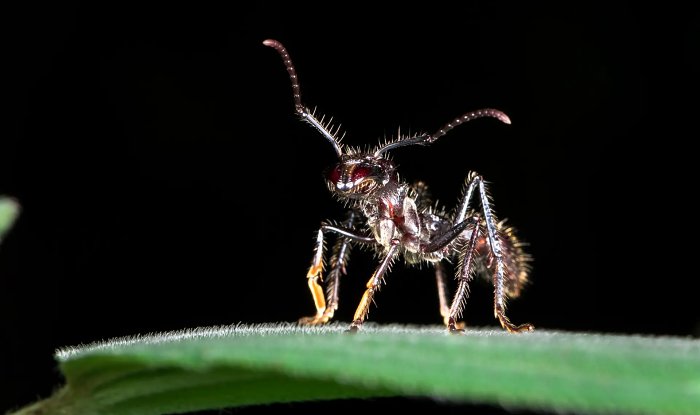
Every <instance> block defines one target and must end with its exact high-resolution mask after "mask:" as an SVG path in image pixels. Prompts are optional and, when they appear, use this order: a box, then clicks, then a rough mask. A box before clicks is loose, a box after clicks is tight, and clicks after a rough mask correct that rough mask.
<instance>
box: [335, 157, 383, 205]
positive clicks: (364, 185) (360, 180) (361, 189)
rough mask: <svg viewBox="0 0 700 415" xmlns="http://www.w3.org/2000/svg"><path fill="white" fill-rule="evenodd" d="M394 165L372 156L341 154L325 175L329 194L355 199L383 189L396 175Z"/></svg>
mask: <svg viewBox="0 0 700 415" xmlns="http://www.w3.org/2000/svg"><path fill="white" fill-rule="evenodd" d="M395 171H396V168H395V166H394V164H393V163H392V162H391V161H390V160H387V159H385V158H381V157H376V156H374V155H372V154H343V155H341V156H340V161H339V162H338V164H336V165H335V166H333V168H331V169H330V170H329V171H328V173H327V174H326V183H327V184H328V188H329V189H330V191H331V192H333V193H335V194H336V195H338V196H340V197H345V198H350V199H356V198H362V197H364V196H367V195H369V194H371V193H373V192H374V191H376V190H378V189H381V188H383V187H384V186H385V185H386V184H387V183H389V181H391V179H392V177H393V176H394V175H395V174H396V173H395Z"/></svg>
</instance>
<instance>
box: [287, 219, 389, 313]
mask: <svg viewBox="0 0 700 415" xmlns="http://www.w3.org/2000/svg"><path fill="white" fill-rule="evenodd" d="M355 216H356V215H355V214H354V213H351V214H350V216H349V217H348V220H347V221H345V222H344V223H343V225H345V226H347V228H341V227H336V226H331V225H322V226H321V229H319V230H318V234H317V236H316V242H315V244H314V257H313V260H312V262H311V267H310V268H309V272H308V273H307V274H306V278H307V283H308V285H309V290H310V291H311V296H312V298H313V300H314V305H315V306H316V315H314V316H310V317H302V318H301V319H299V324H309V325H316V324H325V323H327V322H328V321H330V319H331V318H333V314H334V313H335V310H336V309H337V308H338V289H339V278H340V274H341V273H342V274H344V273H345V265H346V263H347V260H348V257H349V254H350V246H349V244H350V242H351V241H355V242H358V243H364V244H375V243H376V241H375V240H374V238H371V237H366V236H363V235H359V234H356V233H355V232H354V230H353V229H352V228H353V225H354V221H355ZM327 232H333V233H336V234H338V235H339V238H338V243H336V245H335V246H334V248H333V254H332V255H331V271H330V274H329V281H328V303H326V298H325V296H324V294H323V288H322V287H321V284H320V282H321V281H323V276H322V273H323V250H324V245H325V244H324V234H325V233H327Z"/></svg>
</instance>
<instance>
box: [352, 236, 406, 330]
mask: <svg viewBox="0 0 700 415" xmlns="http://www.w3.org/2000/svg"><path fill="white" fill-rule="evenodd" d="M398 248H399V240H398V239H393V240H392V241H391V246H390V247H389V250H388V251H387V253H386V256H385V257H384V259H383V260H382V263H381V264H379V267H377V269H376V270H375V271H374V274H372V277H371V278H370V279H369V281H367V289H366V290H365V293H364V294H363V295H362V299H361V300H360V304H359V305H358V306H357V310H356V311H355V316H354V317H353V319H352V324H350V328H349V329H348V331H351V332H353V331H357V330H359V329H360V327H361V326H362V323H364V321H365V319H366V318H367V314H368V313H369V305H370V304H371V303H372V299H373V298H374V293H375V292H377V291H379V288H380V286H381V284H382V280H383V279H384V274H385V273H386V272H387V270H388V269H389V266H390V265H391V261H392V260H393V259H394V255H396V251H397V250H398Z"/></svg>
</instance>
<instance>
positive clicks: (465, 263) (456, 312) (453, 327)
mask: <svg viewBox="0 0 700 415" xmlns="http://www.w3.org/2000/svg"><path fill="white" fill-rule="evenodd" d="M470 219H472V218H470ZM479 234H480V229H479V226H475V227H474V229H473V230H472V234H471V235H470V236H469V240H468V241H467V244H466V245H465V246H464V250H463V251H462V252H461V253H460V258H459V266H458V268H457V269H458V271H457V281H458V283H457V291H455V298H454V300H452V306H450V314H449V317H448V318H447V322H446V325H447V328H448V329H449V330H450V333H455V332H461V331H464V330H463V329H464V324H461V327H460V324H459V323H458V322H457V319H458V318H460V317H461V316H462V312H463V311H464V306H465V305H466V302H467V298H468V297H469V283H470V282H471V280H472V278H473V277H474V256H475V254H476V243H477V241H478V240H479Z"/></svg>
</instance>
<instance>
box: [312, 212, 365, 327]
mask: <svg viewBox="0 0 700 415" xmlns="http://www.w3.org/2000/svg"><path fill="white" fill-rule="evenodd" d="M356 217H357V214H356V213H355V212H353V211H350V213H349V214H348V218H347V219H346V220H345V221H344V222H343V223H342V225H343V226H344V227H345V228H347V229H349V230H352V229H353V226H354V222H355V220H356ZM350 248H351V246H350V239H348V238H346V237H343V236H341V237H339V238H337V240H336V242H335V245H334V246H333V253H332V254H331V260H330V272H328V278H327V280H326V298H327V301H326V309H325V311H324V312H323V315H322V316H321V321H320V322H321V323H327V322H328V321H330V320H331V319H332V318H333V315H334V314H335V310H337V309H338V303H339V299H340V276H341V275H347V269H346V266H347V264H348V261H349V259H350Z"/></svg>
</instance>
